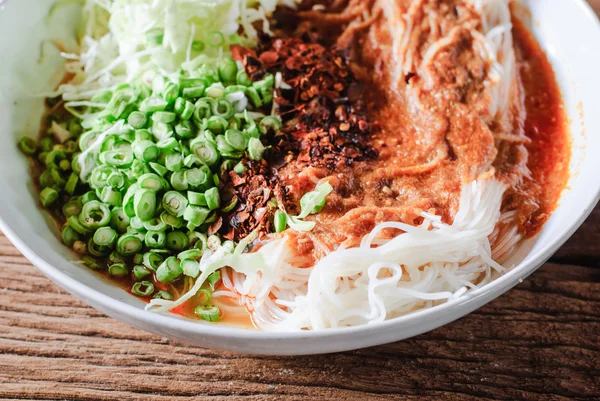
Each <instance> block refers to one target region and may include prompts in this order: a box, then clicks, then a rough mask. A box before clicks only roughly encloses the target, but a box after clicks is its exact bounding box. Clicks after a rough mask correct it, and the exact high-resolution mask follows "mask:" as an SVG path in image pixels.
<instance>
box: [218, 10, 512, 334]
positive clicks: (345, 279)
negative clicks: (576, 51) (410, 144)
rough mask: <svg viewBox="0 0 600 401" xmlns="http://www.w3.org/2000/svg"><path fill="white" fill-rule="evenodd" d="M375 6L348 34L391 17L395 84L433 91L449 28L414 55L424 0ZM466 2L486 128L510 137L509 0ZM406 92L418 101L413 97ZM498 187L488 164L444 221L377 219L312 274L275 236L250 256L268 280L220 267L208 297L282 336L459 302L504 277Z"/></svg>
mask: <svg viewBox="0 0 600 401" xmlns="http://www.w3.org/2000/svg"><path fill="white" fill-rule="evenodd" d="M380 3H381V4H379V6H378V7H380V8H379V9H378V7H377V6H376V7H375V8H374V10H375V11H373V12H372V14H371V15H369V14H367V13H366V12H364V11H365V10H364V5H361V6H360V9H361V10H362V11H363V12H362V14H358V15H362V16H363V19H359V21H358V22H356V23H351V24H350V27H349V29H354V28H356V27H357V26H358V25H359V24H364V23H367V22H372V21H373V20H374V19H375V18H376V17H377V16H378V15H380V13H383V15H385V17H386V18H388V21H393V22H392V23H390V29H391V30H392V32H391V34H392V37H393V38H394V39H393V58H394V60H395V62H396V63H397V65H398V70H397V71H396V77H395V79H396V80H397V81H398V83H397V84H398V85H401V83H400V81H401V80H403V77H404V76H405V75H406V74H408V73H410V72H411V71H418V72H419V75H421V76H423V77H424V79H425V87H427V86H428V85H429V86H430V85H434V84H433V83H432V82H430V81H428V77H429V74H428V69H429V68H430V67H429V65H430V64H431V63H432V61H433V60H434V59H435V57H436V54H438V53H439V52H440V51H441V49H443V48H444V46H448V45H450V44H451V43H452V42H453V35H456V31H452V30H451V31H450V32H449V33H448V34H447V36H441V35H440V32H437V33H436V35H438V38H437V39H436V40H435V41H433V43H432V44H431V45H430V47H429V48H428V50H427V51H426V52H425V53H424V56H423V57H420V56H418V55H415V54H413V53H411V49H414V48H415V46H414V43H413V42H414V41H415V40H417V38H418V37H419V35H420V32H417V31H416V27H417V26H420V25H421V21H420V20H419V19H422V18H426V17H428V18H431V15H429V16H427V15H425V14H423V12H422V10H423V5H424V3H425V1H422V0H413V1H412V2H411V4H410V6H409V7H408V12H407V13H405V14H403V15H393V12H394V10H393V8H394V7H392V4H393V3H394V2H388V1H382V2H380ZM472 6H473V8H474V10H475V11H476V12H477V13H479V14H480V22H481V23H480V24H479V26H480V27H482V28H483V29H482V30H478V29H476V27H477V25H476V24H472V25H471V26H470V32H471V34H472V36H473V43H474V47H476V50H477V51H478V52H479V53H480V54H481V55H482V57H483V58H485V59H486V60H488V62H489V64H490V68H489V72H488V76H487V79H486V85H487V86H488V91H487V95H488V96H489V110H488V112H489V118H487V122H488V123H489V125H490V126H491V125H492V123H495V124H496V126H498V125H500V126H501V127H503V129H496V130H495V132H494V135H495V138H496V139H497V140H511V139H513V138H517V139H516V140H517V141H518V136H517V135H514V134H513V132H511V127H512V124H513V123H512V122H511V121H510V119H511V116H510V113H509V107H510V101H509V100H508V99H510V98H511V96H513V95H514V94H515V92H518V91H519V90H520V88H519V85H518V84H516V80H517V78H516V75H517V74H516V68H515V55H514V51H513V43H512V35H511V28H512V25H511V20H510V11H509V8H508V0H473V1H472ZM346 12H348V11H346ZM350 14H351V15H352V16H355V15H357V14H356V13H350ZM361 27H362V25H361ZM342 38H344V35H342ZM415 64H416V65H415ZM517 95H518V93H517ZM414 96H415V103H418V93H414ZM400 173H401V172H400ZM505 190H506V185H505V184H503V183H501V182H500V181H498V180H497V179H496V178H494V169H493V167H490V169H489V170H488V171H486V172H484V173H482V174H481V175H480V176H479V177H477V179H476V180H475V181H473V182H471V183H466V184H465V185H464V188H463V191H462V195H461V198H460V207H459V209H458V211H457V212H456V214H455V216H454V221H453V223H452V224H445V223H443V222H442V221H441V218H440V217H439V216H435V215H431V214H427V213H423V214H422V217H423V219H424V221H423V223H422V224H421V225H419V226H418V227H414V226H410V225H407V224H404V223H401V222H385V223H382V224H379V225H378V226H377V227H375V229H374V230H373V231H372V232H371V233H370V234H369V235H367V236H365V237H364V238H363V240H362V242H361V244H360V246H357V247H353V248H347V249H344V248H343V247H340V248H338V249H336V250H334V251H333V252H330V253H328V254H327V255H326V256H325V257H323V258H322V259H321V260H319V261H318V262H317V263H316V264H315V265H314V266H313V267H312V268H304V267H298V263H297V262H296V261H295V260H294V257H293V256H291V255H293V252H291V250H290V249H288V246H289V244H288V243H287V241H288V238H286V237H284V238H282V239H274V240H272V241H270V242H268V243H266V244H265V245H264V246H263V247H262V248H261V249H260V250H259V252H260V253H263V254H264V255H268V258H269V261H270V264H269V267H268V269H266V270H268V271H269V272H270V273H271V274H258V275H255V276H253V277H251V278H250V277H246V276H245V275H243V274H241V273H238V272H236V271H235V269H228V274H225V275H224V284H225V286H226V287H228V288H229V289H230V290H231V291H228V292H224V293H223V294H222V295H221V294H216V296H227V297H235V298H237V299H238V300H239V302H240V304H241V305H245V306H246V307H247V308H248V309H249V310H250V312H251V313H252V317H253V319H254V322H255V324H256V325H257V326H258V327H259V328H261V329H266V330H283V331H290V330H301V329H312V330H319V329H326V328H333V327H343V326H355V325H363V324H371V323H375V322H381V321H383V320H386V319H389V318H392V317H395V316H398V315H402V314H405V313H408V312H411V311H414V310H416V309H420V308H426V307H431V306H434V305H437V304H439V303H440V302H444V301H447V300H450V299H453V298H456V297H459V296H461V295H463V294H464V293H465V292H466V291H468V290H470V289H473V288H475V287H479V286H482V285H484V284H486V283H488V282H490V280H491V279H492V273H493V271H496V272H498V273H501V272H503V268H502V267H501V266H500V265H499V264H498V263H497V262H495V260H505V259H506V258H508V256H510V255H511V254H512V252H513V251H514V249H515V247H516V245H517V244H518V243H519V241H520V239H521V236H520V234H519V233H518V228H517V227H516V225H515V224H514V220H513V219H514V214H515V213H514V212H508V213H505V214H503V215H501V213H500V208H501V204H502V198H503V194H504V191H505ZM386 228H394V229H398V230H401V231H402V233H401V234H400V235H397V236H396V237H394V238H391V239H389V238H384V237H382V236H381V233H382V230H384V229H386ZM273 273H274V274H273Z"/></svg>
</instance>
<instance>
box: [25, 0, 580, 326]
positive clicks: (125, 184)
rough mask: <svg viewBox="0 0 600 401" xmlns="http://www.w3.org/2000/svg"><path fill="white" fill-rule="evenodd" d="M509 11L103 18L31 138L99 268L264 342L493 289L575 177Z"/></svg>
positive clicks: (151, 11)
mask: <svg viewBox="0 0 600 401" xmlns="http://www.w3.org/2000/svg"><path fill="white" fill-rule="evenodd" d="M510 7H511V4H510V2H509V1H508V0H455V1H423V0H413V1H403V0H397V1H383V0H380V1H366V2H365V1H352V0H351V1H333V2H323V3H315V2H303V3H300V4H296V3H293V2H285V1H280V2H271V1H257V2H254V3H251V4H245V3H243V4H239V3H238V2H235V1H227V0H223V1H218V2H205V1H200V0H195V1H169V2H161V1H153V2H151V1H136V2H133V1H131V2H130V1H103V2H98V1H89V2H87V3H86V4H85V5H84V7H83V12H84V25H83V27H82V29H81V33H80V38H79V48H77V49H67V48H64V49H62V50H63V56H64V57H65V59H66V64H65V70H66V75H65V79H64V81H63V84H61V85H60V86H59V87H58V89H57V91H56V92H55V93H53V94H51V95H50V96H48V100H47V103H48V109H47V114H46V116H45V124H44V129H43V135H42V138H41V139H40V141H39V142H35V141H32V140H30V139H23V140H22V141H21V143H20V147H21V149H22V150H23V151H24V152H25V153H26V154H28V155H30V156H31V157H32V161H33V169H32V170H33V175H34V177H35V180H36V181H37V183H38V184H39V188H40V201H41V203H42V206H43V207H44V208H46V209H47V210H48V211H49V212H50V213H51V214H52V215H53V216H54V217H55V219H56V221H57V223H58V224H59V225H60V227H61V232H62V240H63V242H64V243H65V244H66V245H67V246H70V247H71V248H73V250H75V251H76V252H78V253H80V254H81V255H82V257H81V262H82V264H84V265H85V266H87V267H88V268H91V269H94V270H97V271H98V272H99V273H101V274H105V275H106V276H107V277H108V278H111V279H112V280H114V281H115V282H116V283H119V284H120V285H123V286H124V287H125V288H127V289H128V290H129V291H130V292H131V293H132V294H134V295H136V296H138V297H140V298H142V299H144V300H146V301H147V302H148V306H147V309H148V310H151V311H155V312H166V311H171V312H174V313H179V314H183V315H185V316H188V317H191V318H197V319H202V320H205V321H210V322H218V321H229V320H244V319H246V320H248V321H250V320H251V322H252V324H253V325H254V326H256V327H257V328H259V329H263V330H318V329H326V328H332V327H344V326H356V325H364V324H369V323H373V322H378V321H382V320H385V319H390V318H393V317H395V316H399V315H402V314H406V313H409V312H411V311H414V310H418V309H422V308H428V307H433V306H435V305H438V304H440V303H442V302H445V301H447V300H448V299H453V298H456V297H460V296H461V295H463V294H465V293H466V292H467V291H469V290H471V289H473V288H476V287H479V286H482V285H485V284H486V283H488V282H490V281H491V280H492V279H493V277H494V274H497V273H502V272H503V271H504V269H505V268H503V267H502V262H503V261H505V260H506V259H507V258H508V257H510V255H511V254H512V253H513V252H514V250H515V249H516V247H517V246H518V244H519V243H520V242H521V240H523V239H524V238H527V237H531V236H534V235H535V234H536V233H537V232H538V231H539V230H540V229H541V227H542V226H543V224H544V223H545V221H546V220H547V219H548V218H549V216H550V214H551V213H552V211H553V209H554V208H555V206H556V203H557V201H558V198H559V196H560V193H561V191H562V189H563V188H564V186H565V185H566V182H567V179H568V167H567V166H568V164H569V157H570V148H569V140H568V130H567V124H566V117H565V114H564V110H563V107H562V99H561V96H560V92H559V90H558V86H557V84H556V82H555V78H554V73H553V71H552V68H551V66H550V64H549V62H548V60H547V59H546V56H545V54H544V53H543V52H542V50H541V49H540V47H539V45H538V44H537V43H536V41H535V39H534V38H533V37H532V36H531V35H530V34H529V32H528V31H527V29H526V28H525V26H524V25H523V24H522V23H521V22H520V21H518V20H517V19H516V18H515V17H514V16H513V15H512V13H511V8H510Z"/></svg>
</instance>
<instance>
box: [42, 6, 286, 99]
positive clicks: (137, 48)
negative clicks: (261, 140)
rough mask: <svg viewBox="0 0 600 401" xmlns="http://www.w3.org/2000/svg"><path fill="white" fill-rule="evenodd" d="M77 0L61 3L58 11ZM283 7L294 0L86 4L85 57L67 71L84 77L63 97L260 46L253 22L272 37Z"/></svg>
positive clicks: (82, 37)
mask: <svg viewBox="0 0 600 401" xmlns="http://www.w3.org/2000/svg"><path fill="white" fill-rule="evenodd" d="M77 1H80V0H62V1H60V2H58V3H57V6H56V7H60V6H61V5H63V4H71V3H73V2H77ZM81 1H83V0H81ZM278 4H285V5H288V6H291V5H293V4H294V0H85V4H84V6H83V23H82V26H81V28H80V30H79V34H80V55H79V57H77V58H75V57H71V56H70V57H66V58H67V60H68V64H67V69H68V70H69V71H80V74H76V79H75V81H74V82H71V85H62V86H61V87H60V88H59V91H58V94H62V95H64V96H66V97H67V96H68V97H71V98H77V100H89V99H90V96H86V95H84V93H87V92H89V91H90V90H91V89H96V88H98V86H100V87H103V88H107V89H110V88H112V87H114V86H116V85H119V84H122V83H125V82H133V81H134V80H136V79H140V78H141V77H142V76H144V77H148V76H151V75H152V74H156V73H160V74H162V75H164V76H171V75H175V74H177V73H178V72H179V71H180V70H181V69H183V70H185V71H187V72H190V71H193V70H194V69H195V68H197V67H198V66H200V65H202V64H206V63H211V62H212V63H216V62H217V61H218V60H219V59H221V58H222V57H223V56H226V55H227V54H228V49H229V45H230V44H233V43H241V44H243V45H245V46H255V45H256V44H257V40H258V38H257V31H256V29H255V28H254V27H253V24H254V23H257V22H258V23H260V24H262V26H263V30H264V31H265V32H267V33H269V32H270V30H269V24H268V20H267V17H268V16H269V14H270V13H272V12H273V11H274V10H275V8H276V7H277V5H278ZM56 7H55V8H56ZM53 10H54V8H53ZM50 17H51V16H49V18H50ZM240 28H242V29H241V30H240ZM151 32H160V33H161V34H160V38H161V40H160V41H158V42H157V41H152V40H150V39H149V33H151ZM238 32H242V33H241V34H238ZM215 38H218V39H219V40H215ZM220 39H222V40H220ZM66 56H69V55H66Z"/></svg>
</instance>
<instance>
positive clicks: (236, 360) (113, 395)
mask: <svg viewBox="0 0 600 401" xmlns="http://www.w3.org/2000/svg"><path fill="white" fill-rule="evenodd" d="M591 3H592V5H593V6H594V7H595V9H596V10H599V11H600V0H591ZM0 399H35V400H64V399H67V400H119V401H120V400H140V401H142V400H143V401H150V400H175V399H181V400H190V399H191V400H194V399H210V400H306V399H313V400H379V399H390V400H391V399H398V400H400V399H401V400H476V399H482V400H544V401H554V400H556V401H558V400H600V208H597V209H596V210H595V211H594V212H593V214H592V215H591V216H590V218H589V219H588V220H587V222H586V223H585V224H584V225H583V226H582V227H581V229H580V230H579V231H578V232H577V233H576V234H575V235H574V236H573V237H572V238H571V240H570V241H569V242H568V243H567V244H566V245H565V246H564V247H563V248H562V249H561V250H560V251H559V252H558V253H557V254H556V255H555V256H554V257H553V258H552V259H551V260H550V262H549V263H547V264H545V265H544V266H543V267H542V268H540V269H539V270H538V271H537V272H536V273H535V274H533V275H532V276H531V277H530V278H529V279H527V280H525V282H524V283H522V284H521V285H519V286H518V287H516V288H515V289H513V290H512V291H510V292H508V293H507V294H505V295H504V296H502V297H500V298H498V299H497V300H495V301H494V302H492V303H490V304H489V305H487V306H486V307H484V308H482V309H480V310H478V311H476V312H474V313H472V314H470V315H468V316H467V317H465V318H463V319H460V320H458V321H456V322H454V323H452V324H449V325H447V326H444V327H442V328H440V329H437V330H434V331H432V332H430V333H428V334H424V335H421V336H418V337H415V338H412V339H410V340H406V341H401V342H398V343H395V344H389V345H385V346H381V347H376V348H370V349H364V350H360V351H354V352H346V353H342V354H334V355H325V356H309V357H275V358H274V357H257V356H245V355H236V354H232V353H226V352H217V351H211V350H205V349H202V348H197V347H193V346H190V345H187V344H183V343H180V342H177V341H171V340H168V339H166V338H161V337H159V336H156V335H152V334H148V333H146V332H144V331H141V330H139V329H136V328H134V327H131V326H128V325H127V324H124V323H121V322H119V321H117V320H114V319H111V318H109V317H107V316H105V315H104V314H102V313H100V312H97V311H96V310H94V309H92V308H90V307H88V306H87V305H85V304H84V303H82V302H80V301H78V300H77V299H75V298H74V297H72V296H71V295H69V294H68V293H66V292H65V291H63V290H61V289H60V288H58V287H57V286H56V285H54V284H53V283H51V282H50V281H49V280H48V279H46V278H45V277H44V276H42V274H41V273H39V272H38V271H37V270H36V269H35V268H34V267H33V266H32V265H31V264H30V263H29V262H28V261H27V259H25V258H24V257H23V256H21V255H20V253H19V252H18V251H17V250H16V249H15V248H14V247H13V246H12V245H11V244H10V242H9V241H8V240H7V239H6V237H4V236H1V235H0Z"/></svg>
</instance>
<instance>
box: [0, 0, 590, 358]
mask: <svg viewBox="0 0 600 401" xmlns="http://www.w3.org/2000/svg"><path fill="white" fill-rule="evenodd" d="M1 3H2V0H0V4H1ZM52 3H53V0H9V1H8V2H6V3H5V5H4V10H2V11H1V12H0V55H1V56H0V132H1V135H2V138H3V142H4V146H2V147H1V148H0V172H1V173H0V188H1V192H0V197H1V200H2V201H1V202H0V227H1V228H2V230H3V231H4V233H5V234H6V235H7V236H8V238H9V239H10V240H11V241H12V242H13V243H14V244H15V246H16V247H17V248H18V249H19V250H20V251H21V252H22V253H23V254H24V255H25V256H26V257H27V258H28V259H29V260H31V262H32V263H33V264H34V265H36V266H37V267H38V268H39V269H40V270H41V271H42V272H43V273H44V274H45V275H46V276H48V277H49V278H50V279H51V280H53V281H54V282H56V283H57V284H58V285H60V286H61V287H63V288H64V289H66V290H67V291H69V292H70V293H72V294H73V295H75V296H77V297H78V298H80V299H82V300H83V301H85V302H86V303H88V304H90V305H91V306H93V307H94V308H97V309H99V310H101V311H103V312H105V313H106V314H108V315H110V316H112V317H114V318H117V319H120V320H122V321H124V322H127V323H129V324H132V325H134V326H137V327H140V328H142V329H145V330H148V331H151V332H154V333H157V334H161V335H164V336H167V337H172V338H178V339H181V340H185V341H188V342H191V343H194V344H197V345H199V346H202V347H208V348H218V349H227V350H233V351H240V352H248V353H260V354H278V355H284V354H318V353H327V352H336V351H344V350H351V349H356V348H362V347H369V346H373V345H379V344H384V343H388V342H392V341H397V340H402V339H405V338H408V337H411V336H414V335H417V334H420V333H424V332H426V331H428V330H432V329H434V328H436V327H439V326H441V325H444V324H446V323H448V322H451V321H453V320H455V319H458V318H460V317H462V316H464V315H466V314H467V313H470V312H472V311H473V310H475V309H477V308H479V307H481V306H482V305H484V304H485V303H487V302H489V301H491V300H492V299H494V298H496V297H498V296H499V295H501V294H503V293H504V292H506V291H507V290H509V289H510V288H512V287H513V286H514V285H516V284H517V283H519V281H521V280H522V279H523V278H525V277H526V276H528V275H529V274H531V273H532V272H533V271H535V270H536V269H537V268H538V267H539V266H540V265H541V264H542V263H544V262H545V261H546V260H547V259H548V258H549V257H550V256H551V255H552V254H553V253H554V252H555V251H556V250H557V249H558V248H559V247H560V246H561V245H562V244H563V243H564V242H565V241H566V240H567V239H568V238H569V237H570V236H571V234H573V232H574V231H575V230H576V229H577V228H578V227H579V225H581V223H582V222H583V221H584V219H585V218H586V217H587V216H588V214H589V213H590V212H591V210H592V209H593V207H594V206H595V204H596V203H597V201H598V199H599V196H600V178H598V177H599V176H598V172H600V157H597V156H594V155H597V154H600V136H598V135H596V133H597V132H600V113H598V112H597V110H596V107H597V104H598V94H599V93H600V76H599V75H598V71H600V25H599V24H598V21H597V19H596V16H595V15H594V13H593V12H592V10H591V9H590V8H589V6H588V5H587V3H585V2H584V1H583V0H568V1H567V0H524V1H523V4H524V6H525V7H527V8H528V9H529V11H530V13H531V14H530V16H529V17H530V18H531V21H530V26H531V29H532V31H533V32H534V34H535V36H536V37H537V39H538V40H539V41H540V43H541V44H542V46H543V48H544V49H545V50H546V52H547V54H548V56H549V58H550V59H551V61H552V64H553V66H554V68H555V71H556V76H557V80H558V82H559V83H560V86H561V89H562V91H563V96H564V101H565V105H566V108H567V111H568V115H569V118H570V120H571V135H572V143H573V155H572V165H571V180H570V182H569V184H568V188H567V190H565V192H564V194H563V196H562V199H561V202H560V206H559V208H558V209H557V210H556V212H555V213H554V214H553V216H552V218H551V219H550V221H548V223H547V224H546V225H545V226H544V229H543V231H542V233H541V234H540V235H539V236H538V237H537V238H535V239H533V240H529V241H528V242H527V243H526V244H524V245H523V246H522V248H521V249H520V250H519V253H520V255H517V256H516V259H515V260H519V261H520V263H518V264H517V266H516V267H515V268H514V269H512V270H511V271H510V272H509V273H507V274H505V275H504V276H502V277H500V278H498V279H497V280H495V281H494V282H492V283H491V284H488V285H487V286H485V287H483V288H481V289H478V290H475V291H473V292H470V293H468V295H466V296H464V297H462V298H459V299H457V300H454V301H451V302H448V303H446V304H443V305H441V306H438V307H435V308H432V309H428V310H422V311H419V312H415V313H412V314H410V315H407V316H403V317H400V318H397V319H393V320H391V321H387V322H384V323H381V324H373V325H369V326H365V327H356V328H345V329H333V330H326V331H320V332H306V331H305V332H299V333H264V332H258V331H248V330H243V329H235V328H229V327H222V326H215V325H209V324H205V323H201V322H195V321H190V320H184V319H182V318H178V317H177V316H170V315H157V314H153V313H149V312H145V311H144V309H143V307H144V304H143V303H142V302H141V301H139V300H137V299H136V298H134V297H133V296H131V295H129V294H127V293H126V292H125V291H123V290H121V289H119V288H117V287H115V286H113V285H111V284H110V283H109V282H107V281H104V280H103V279H101V278H99V277H98V276H96V275H95V274H94V273H92V272H90V271H89V270H87V269H85V268H81V267H80V266H78V265H75V264H73V263H72V262H70V261H69V260H72V259H73V255H72V254H70V252H69V251H68V250H67V249H66V248H65V247H64V246H63V245H62V244H61V243H60V241H59V239H58V236H57V232H56V230H55V229H54V228H53V225H52V224H48V223H49V220H48V218H47V217H45V216H44V213H43V212H41V211H40V209H39V208H38V207H37V205H36V202H35V199H36V195H35V192H34V189H33V187H32V184H31V179H30V178H29V174H28V167H27V162H26V160H25V158H24V157H23V156H22V155H21V154H19V152H17V148H16V145H15V144H16V142H17V140H18V138H19V137H20V136H21V135H23V134H28V135H32V136H33V135H35V133H36V132H37V127H38V123H39V118H40V115H41V112H42V101H41V100H40V99H31V98H29V99H27V98H24V96H25V95H27V94H32V93H36V92H38V93H39V92H42V91H50V90H51V89H52V88H53V87H54V86H55V85H56V84H57V83H58V80H59V79H60V75H61V74H60V72H59V67H60V65H61V64H60V63H61V61H60V57H59V56H58V52H57V51H56V50H55V49H54V47H53V46H52V45H49V44H48V43H47V42H48V39H60V38H62V39H64V41H65V43H66V44H67V45H68V43H70V42H71V43H72V38H73V36H74V32H75V26H76V19H77V15H78V14H77V9H76V7H72V6H70V7H67V8H66V9H63V10H61V11H60V12H58V13H56V14H57V15H56V17H55V18H57V19H59V21H56V20H55V21H53V23H52V24H51V26H52V29H50V28H49V27H48V26H47V24H45V18H46V17H47V15H48V11H49V9H50V7H51V5H52ZM69 38H71V39H69ZM44 41H46V44H44ZM40 52H42V53H43V54H42V55H40Z"/></svg>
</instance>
